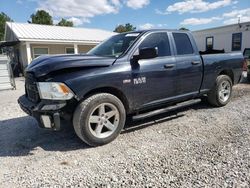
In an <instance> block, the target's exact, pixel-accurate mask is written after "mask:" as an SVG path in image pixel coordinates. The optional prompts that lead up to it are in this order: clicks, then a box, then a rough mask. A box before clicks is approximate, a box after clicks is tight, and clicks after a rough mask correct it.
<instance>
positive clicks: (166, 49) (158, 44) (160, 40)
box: [139, 33, 171, 57]
mask: <svg viewBox="0 0 250 188" xmlns="http://www.w3.org/2000/svg"><path fill="white" fill-rule="evenodd" d="M139 48H157V49H158V56H159V57H164V56H170V55H171V51H170V46H169V40H168V35H167V33H152V34H150V35H148V36H147V37H146V38H145V39H144V41H143V42H142V43H141V44H140V46H139Z"/></svg>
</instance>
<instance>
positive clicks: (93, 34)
mask: <svg viewBox="0 0 250 188" xmlns="http://www.w3.org/2000/svg"><path fill="white" fill-rule="evenodd" d="M112 35H115V33H114V32H110V31H105V30H100V29H87V28H76V27H61V26H50V25H39V24H29V23H14V22H7V23H6V26H5V42H2V43H0V47H4V46H12V47H13V50H12V54H9V56H10V57H11V58H12V61H14V62H15V63H16V64H17V65H18V67H19V69H21V71H23V70H24V68H25V67H26V66H27V65H28V64H29V63H30V62H31V61H32V59H34V58H36V57H38V56H39V55H43V54H71V53H75V54H77V53H85V52H87V51H89V50H90V49H91V48H93V47H94V46H96V45H97V44H99V43H100V42H102V41H103V40H105V39H107V38H109V37H111V36H112ZM14 71H15V70H14Z"/></svg>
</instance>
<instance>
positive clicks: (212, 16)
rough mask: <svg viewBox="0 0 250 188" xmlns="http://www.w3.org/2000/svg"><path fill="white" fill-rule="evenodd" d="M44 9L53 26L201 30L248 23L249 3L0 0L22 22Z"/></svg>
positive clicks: (209, 0) (248, 0)
mask: <svg viewBox="0 0 250 188" xmlns="http://www.w3.org/2000/svg"><path fill="white" fill-rule="evenodd" d="M41 9H42V10H46V11H47V12H49V13H50V14H51V15H52V17H53V22H54V24H56V23H58V21H59V20H60V19H61V18H65V19H67V20H70V21H73V23H74V25H75V26H76V27H86V28H99V29H105V30H110V31H113V30H114V29H115V27H116V26H117V25H119V24H125V23H131V24H132V25H134V26H135V27H136V28H137V29H139V30H141V29H155V28H168V29H179V28H181V27H185V28H188V29H190V30H200V29H206V28H211V27H217V26H222V25H228V24H235V23H238V20H239V18H240V21H241V22H246V21H250V0H213V1H212V0H184V1H181V0H180V1H178V0H177V1H172V0H0V12H4V13H6V14H7V15H8V16H10V17H11V18H12V19H13V20H14V21H15V22H21V23H25V22H27V21H28V20H30V15H31V14H32V13H34V12H36V11H37V10H41Z"/></svg>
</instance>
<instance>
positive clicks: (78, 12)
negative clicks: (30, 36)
mask: <svg viewBox="0 0 250 188" xmlns="http://www.w3.org/2000/svg"><path fill="white" fill-rule="evenodd" d="M38 5H39V7H38V9H43V10H46V11H48V12H49V13H50V14H51V15H52V16H53V17H64V18H68V17H78V18H79V19H81V20H83V22H89V18H92V17H94V16H96V15H102V14H115V13H117V12H118V11H119V0H111V1H108V0H91V1H89V0H71V1H69V0H60V1H58V0H45V1H42V0H39V1H38Z"/></svg>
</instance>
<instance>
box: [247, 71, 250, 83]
mask: <svg viewBox="0 0 250 188" xmlns="http://www.w3.org/2000/svg"><path fill="white" fill-rule="evenodd" d="M247 81H248V82H250V72H249V73H248V74H247Z"/></svg>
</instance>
